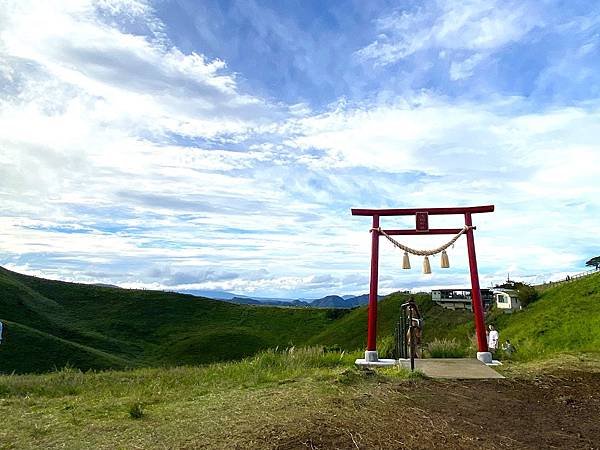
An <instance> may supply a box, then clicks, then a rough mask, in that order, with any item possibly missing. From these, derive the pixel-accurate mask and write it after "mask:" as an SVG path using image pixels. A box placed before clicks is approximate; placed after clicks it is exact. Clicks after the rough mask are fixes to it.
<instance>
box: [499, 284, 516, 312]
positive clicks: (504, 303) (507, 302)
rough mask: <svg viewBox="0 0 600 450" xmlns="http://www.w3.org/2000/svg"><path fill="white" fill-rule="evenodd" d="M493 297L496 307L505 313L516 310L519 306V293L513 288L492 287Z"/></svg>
mask: <svg viewBox="0 0 600 450" xmlns="http://www.w3.org/2000/svg"><path fill="white" fill-rule="evenodd" d="M493 292H494V298H495V300H496V308H498V309H501V310H503V311H504V312H506V313H512V312H513V311H518V310H520V309H522V308H521V302H520V301H519V295H518V293H517V291H516V290H514V289H494V291H493Z"/></svg>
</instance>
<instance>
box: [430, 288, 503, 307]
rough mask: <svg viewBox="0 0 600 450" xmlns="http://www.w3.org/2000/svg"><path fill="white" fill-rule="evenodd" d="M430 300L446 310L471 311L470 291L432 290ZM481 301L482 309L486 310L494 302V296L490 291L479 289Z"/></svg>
mask: <svg viewBox="0 0 600 450" xmlns="http://www.w3.org/2000/svg"><path fill="white" fill-rule="evenodd" d="M431 299H432V300H433V301H434V302H435V303H436V304H438V305H440V306H442V307H444V308H446V309H464V310H468V311H472V310H473V305H472V303H471V289H470V288H465V289H434V290H433V291H431ZM481 301H482V302H483V308H484V309H488V308H489V307H490V306H491V305H492V303H493V302H494V294H492V291H491V290H490V289H481Z"/></svg>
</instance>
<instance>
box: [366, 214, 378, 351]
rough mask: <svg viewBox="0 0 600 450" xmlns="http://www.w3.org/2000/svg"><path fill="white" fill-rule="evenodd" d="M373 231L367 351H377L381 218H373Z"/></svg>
mask: <svg viewBox="0 0 600 450" xmlns="http://www.w3.org/2000/svg"><path fill="white" fill-rule="evenodd" d="M372 228H373V230H372V231H371V286H370V290H369V319H368V324H367V351H370V352H374V351H377V282H378V278H379V232H378V231H376V230H375V229H377V228H379V216H373V227H372Z"/></svg>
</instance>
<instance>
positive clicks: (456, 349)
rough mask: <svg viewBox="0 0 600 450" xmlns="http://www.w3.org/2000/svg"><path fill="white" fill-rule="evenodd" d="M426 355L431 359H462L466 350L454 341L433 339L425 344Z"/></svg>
mask: <svg viewBox="0 0 600 450" xmlns="http://www.w3.org/2000/svg"><path fill="white" fill-rule="evenodd" d="M426 349H427V354H428V355H429V356H430V357H431V358H463V357H465V356H466V349H465V347H464V346H462V345H461V344H459V343H458V342H457V341H456V339H434V340H433V341H431V342H430V343H429V344H427V347H426Z"/></svg>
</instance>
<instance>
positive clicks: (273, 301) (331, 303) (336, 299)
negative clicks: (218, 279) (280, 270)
mask: <svg viewBox="0 0 600 450" xmlns="http://www.w3.org/2000/svg"><path fill="white" fill-rule="evenodd" d="M179 292H180V293H182V294H191V295H195V296H197V297H208V298H212V299H214V300H221V301H225V302H228V303H237V304H239V305H257V306H263V305H265V306H285V307H295V308H298V307H305V308H308V307H310V308H354V307H356V306H362V305H366V304H367V303H369V294H363V295H344V296H339V295H327V296H325V297H322V298H317V299H287V298H265V297H248V296H245V295H238V294H232V293H231V292H226V291H206V290H186V291H179ZM382 298H383V297H382V296H379V300H381V299H382Z"/></svg>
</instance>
